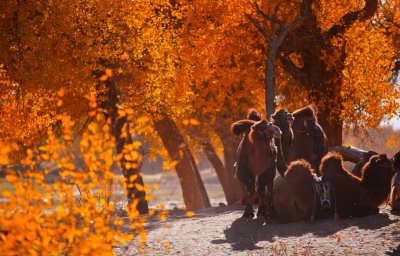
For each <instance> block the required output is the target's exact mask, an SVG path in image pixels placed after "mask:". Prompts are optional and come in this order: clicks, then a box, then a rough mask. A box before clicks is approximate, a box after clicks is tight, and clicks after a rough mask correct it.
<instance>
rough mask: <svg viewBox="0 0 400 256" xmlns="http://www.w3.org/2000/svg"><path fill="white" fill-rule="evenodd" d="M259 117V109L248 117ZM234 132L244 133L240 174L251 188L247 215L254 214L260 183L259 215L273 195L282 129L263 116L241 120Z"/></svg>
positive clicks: (238, 165) (232, 129)
mask: <svg viewBox="0 0 400 256" xmlns="http://www.w3.org/2000/svg"><path fill="white" fill-rule="evenodd" d="M255 116H259V115H258V114H257V111H256V110H255V109H250V110H249V114H248V118H254V117H255ZM231 132H232V133H233V134H234V135H236V136H239V135H241V134H244V136H243V139H242V141H241V142H240V144H239V147H238V160H237V176H238V178H239V180H240V181H241V182H242V183H243V184H244V185H245V186H246V187H247V193H246V196H247V205H246V209H245V211H244V214H243V216H244V217H254V210H253V205H254V197H255V188H256V182H257V193H258V195H259V196H260V203H259V207H258V212H257V216H259V215H261V214H265V212H266V206H267V205H269V202H267V201H268V198H269V194H268V195H266V191H265V187H266V186H268V193H271V191H272V182H273V180H274V177H275V169H276V165H275V153H274V151H275V147H274V144H273V138H279V137H280V136H281V131H280V130H279V128H278V127H277V126H275V125H272V124H271V123H268V121H267V120H265V119H263V120H260V121H254V120H249V119H247V120H241V121H238V122H236V123H233V124H232V125H231Z"/></svg>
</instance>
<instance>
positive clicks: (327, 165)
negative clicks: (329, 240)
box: [270, 152, 393, 223]
mask: <svg viewBox="0 0 400 256" xmlns="http://www.w3.org/2000/svg"><path fill="white" fill-rule="evenodd" d="M320 170H321V174H322V175H323V177H325V179H329V182H330V183H331V184H332V185H333V187H336V190H335V191H334V198H331V200H332V201H331V202H330V203H331V204H332V205H333V206H334V208H335V212H329V211H328V212H323V211H316V207H319V206H320V205H315V202H316V201H315V198H314V197H313V196H312V194H311V193H310V188H311V186H310V180H312V179H314V178H316V174H315V172H314V171H313V170H312V168H311V166H310V164H309V163H308V162H306V161H305V160H298V161H294V162H292V163H291V164H290V166H289V168H288V170H287V171H286V173H285V180H284V181H283V183H282V185H281V187H280V188H278V189H275V190H274V191H273V193H272V194H271V203H272V206H271V208H272V209H273V212H271V213H270V216H271V217H277V219H278V220H279V221H280V222H283V223H288V222H295V221H297V219H298V215H299V216H301V215H306V216H311V221H312V220H313V217H314V216H315V217H317V218H326V217H328V216H335V217H340V218H348V217H363V216H368V215H372V214H378V213H379V208H378V206H379V205H381V204H382V203H384V202H386V200H387V198H388V196H389V193H390V183H391V178H392V176H393V169H392V166H391V161H390V160H389V159H388V158H387V156H386V154H384V153H382V154H379V155H375V156H372V157H371V158H370V160H369V162H368V163H367V164H365V166H364V167H363V170H362V177H361V178H359V177H357V176H355V175H353V174H351V173H350V172H349V171H348V170H346V169H345V168H344V167H343V158H342V156H341V155H340V154H339V153H336V152H330V153H328V154H327V155H326V156H325V157H324V158H323V159H322V163H321V167H320ZM321 205H322V201H321ZM336 214H337V215H336ZM335 219H336V218H335Z"/></svg>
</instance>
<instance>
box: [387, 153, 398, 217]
mask: <svg viewBox="0 0 400 256" xmlns="http://www.w3.org/2000/svg"><path fill="white" fill-rule="evenodd" d="M392 161H393V170H395V171H396V172H397V176H396V179H395V180H394V183H393V188H392V192H391V193H390V202H389V205H390V207H392V210H395V211H400V174H399V172H400V151H398V152H397V153H396V154H395V155H394V156H393V157H392Z"/></svg>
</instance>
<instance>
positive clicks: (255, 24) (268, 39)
mask: <svg viewBox="0 0 400 256" xmlns="http://www.w3.org/2000/svg"><path fill="white" fill-rule="evenodd" d="M245 15H246V16H247V18H248V19H249V20H250V21H251V22H252V23H253V25H254V26H255V27H256V28H258V30H260V31H261V33H262V34H263V35H264V37H265V39H267V41H268V42H270V41H271V37H269V35H268V33H267V31H266V30H265V28H263V27H262V26H261V25H260V23H258V22H257V21H256V20H254V19H253V17H251V16H250V14H247V13H246V14H245Z"/></svg>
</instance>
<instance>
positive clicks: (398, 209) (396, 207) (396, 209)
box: [391, 201, 400, 211]
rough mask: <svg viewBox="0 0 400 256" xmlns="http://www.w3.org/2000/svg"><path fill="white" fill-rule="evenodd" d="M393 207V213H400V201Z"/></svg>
mask: <svg viewBox="0 0 400 256" xmlns="http://www.w3.org/2000/svg"><path fill="white" fill-rule="evenodd" d="M391 206H392V210H393V211H400V201H394V202H393V204H392V205H391Z"/></svg>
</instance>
